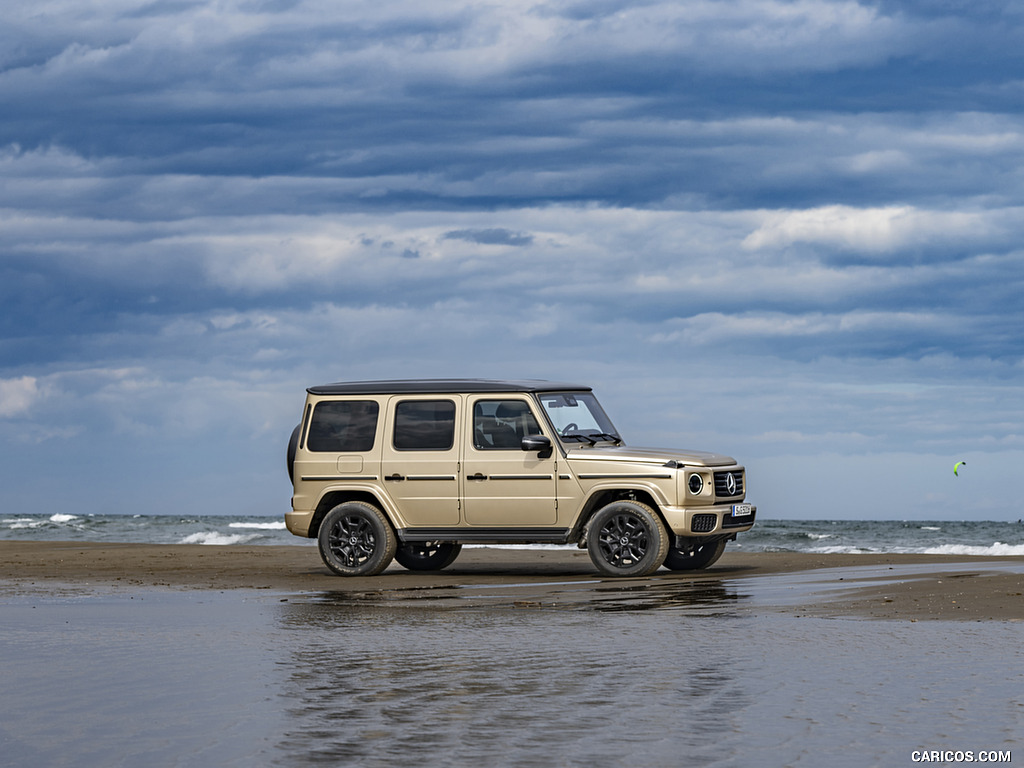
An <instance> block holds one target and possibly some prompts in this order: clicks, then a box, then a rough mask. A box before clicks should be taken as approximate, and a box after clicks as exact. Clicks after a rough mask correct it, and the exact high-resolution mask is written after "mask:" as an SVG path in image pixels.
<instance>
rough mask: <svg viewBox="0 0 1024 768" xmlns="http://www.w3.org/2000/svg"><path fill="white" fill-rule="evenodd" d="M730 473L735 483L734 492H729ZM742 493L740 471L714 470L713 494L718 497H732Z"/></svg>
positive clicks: (741, 475)
mask: <svg viewBox="0 0 1024 768" xmlns="http://www.w3.org/2000/svg"><path fill="white" fill-rule="evenodd" d="M730 475H732V478H733V480H734V481H735V483H736V492H735V493H729V487H728V486H729V476H730ZM742 495H743V473H742V472H715V496H718V497H720V498H723V497H724V498H727V499H729V498H733V497H734V496H742Z"/></svg>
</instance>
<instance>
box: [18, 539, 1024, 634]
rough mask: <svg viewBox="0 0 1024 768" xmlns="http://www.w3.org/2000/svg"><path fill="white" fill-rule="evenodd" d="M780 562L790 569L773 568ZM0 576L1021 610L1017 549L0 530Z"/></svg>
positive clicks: (876, 613)
mask: <svg viewBox="0 0 1024 768" xmlns="http://www.w3.org/2000/svg"><path fill="white" fill-rule="evenodd" d="M784 574H789V575H790V576H788V577H787V578H785V579H783V578H780V577H781V576H782V575H784ZM798 574H805V575H804V576H799V577H797V576H796V575H798ZM0 581H2V582H3V583H4V584H5V591H7V592H8V593H9V594H14V593H23V594H29V593H37V594H38V593H48V592H54V591H58V592H59V591H62V590H103V589H113V590H119V591H120V590H131V589H153V588H157V589H161V588H163V589H176V590H235V589H255V590H271V591H274V592H279V593H292V594H298V593H320V592H330V593H332V594H335V595H343V594H352V595H357V594H374V595H376V596H378V597H380V596H387V595H390V596H391V597H393V598H395V599H398V598H402V597H405V596H409V595H414V594H419V595H422V594H424V593H425V591H431V592H432V594H433V596H434V597H436V598H437V599H442V598H444V597H445V596H446V595H450V594H454V592H453V590H457V591H458V596H459V598H460V599H465V598H467V597H471V596H473V595H474V594H476V595H478V596H482V597H488V598H492V599H495V598H497V596H498V594H499V592H498V591H496V589H497V590H500V595H501V596H502V597H503V598H504V599H505V600H506V602H507V603H508V604H509V605H511V606H512V607H516V608H529V607H533V606H540V605H542V604H543V605H549V604H550V605H554V604H557V603H559V602H561V603H563V604H565V605H578V604H580V603H581V602H582V601H588V600H596V599H598V597H597V592H599V591H600V592H603V593H607V592H608V591H610V590H614V591H616V592H618V593H619V594H620V599H621V596H623V595H630V596H632V598H634V599H635V600H636V601H637V603H638V605H639V604H641V603H643V602H644V601H647V602H650V601H652V600H656V599H664V600H679V599H683V598H681V597H680V596H681V595H684V593H685V595H690V596H693V595H698V596H699V595H714V594H716V593H718V592H722V591H723V587H722V585H735V584H737V583H742V584H744V585H747V587H748V588H749V589H748V590H747V591H751V592H762V593H770V594H774V595H775V596H776V597H777V598H778V599H776V600H774V601H773V600H772V599H770V598H769V599H766V600H762V601H760V605H761V607H762V608H764V609H766V610H768V609H770V610H773V611H778V612H783V613H789V614H793V615H797V616H813V617H823V618H828V617H844V616H848V617H864V618H880V619H901V620H908V621H918V620H923V619H943V620H970V621H983V620H996V621H1021V620H1024V558H987V557H973V558H964V557H960V556H939V555H811V554H806V553H761V552H755V553H747V552H742V551H731V552H729V551H727V552H726V554H725V556H723V558H722V559H721V560H720V561H719V562H718V563H716V564H715V566H713V567H712V568H709V569H707V570H704V571H697V572H682V573H674V572H670V571H667V570H661V571H659V572H658V573H656V574H655V575H653V576H651V577H648V578H646V579H607V578H603V577H601V576H600V575H599V574H598V573H597V571H596V570H594V568H593V566H592V565H591V563H590V559H589V557H588V556H587V554H586V553H585V552H583V551H575V550H544V551H538V550H516V549H494V548H474V549H466V550H463V552H462V554H461V555H460V556H459V559H458V560H457V561H456V562H455V563H454V564H453V565H452V566H450V567H449V568H447V569H445V570H444V571H440V572H412V571H407V570H405V569H403V568H401V567H400V566H398V565H397V564H395V565H392V566H391V567H390V568H389V569H388V570H387V571H386V572H385V573H384V574H382V575H380V576H376V577H372V578H340V577H337V576H334V575H332V574H331V573H330V572H329V571H328V570H327V568H326V567H325V566H324V565H323V564H322V562H321V561H320V558H319V555H318V553H317V551H316V548H315V547H313V546H263V547H238V546H231V547H210V546H200V545H146V544H92V543H81V542H23V541H0ZM716 590H717V592H716ZM728 591H729V590H725V592H726V593H728ZM686 599H689V598H686ZM700 599H702V598H700ZM773 602H774V604H772V603H773Z"/></svg>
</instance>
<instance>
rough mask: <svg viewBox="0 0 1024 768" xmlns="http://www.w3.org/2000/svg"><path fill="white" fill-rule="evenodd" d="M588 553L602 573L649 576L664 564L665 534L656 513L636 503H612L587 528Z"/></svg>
mask: <svg viewBox="0 0 1024 768" xmlns="http://www.w3.org/2000/svg"><path fill="white" fill-rule="evenodd" d="M587 551H588V552H589V553H590V559H591V560H592V561H593V563H594V565H595V566H596V567H597V569H598V570H599V571H601V573H604V574H607V575H609V576H649V575H650V574H652V573H654V572H655V571H656V570H658V568H660V567H661V564H662V563H663V562H665V555H666V554H667V553H668V534H667V533H666V531H665V526H664V525H663V524H662V522H661V519H660V518H659V517H658V515H657V513H656V512H655V511H654V510H653V509H651V508H650V507H648V506H647V505H646V504H641V503H640V502H637V501H613V502H612V503H611V504H609V505H608V506H606V507H602V508H601V509H599V510H598V511H597V513H596V514H595V515H594V517H593V519H592V520H591V521H590V525H589V526H588V527H587Z"/></svg>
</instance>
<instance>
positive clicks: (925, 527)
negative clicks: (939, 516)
mask: <svg viewBox="0 0 1024 768" xmlns="http://www.w3.org/2000/svg"><path fill="white" fill-rule="evenodd" d="M921 530H922V531H941V530H942V529H941V528H939V527H938V526H935V525H922V526H921Z"/></svg>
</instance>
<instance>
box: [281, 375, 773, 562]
mask: <svg viewBox="0 0 1024 768" xmlns="http://www.w3.org/2000/svg"><path fill="white" fill-rule="evenodd" d="M288 473H289V475H290V476H291V479H292V484H293V487H294V494H293V495H292V511H291V512H288V513H287V514H286V515H285V522H286V524H287V526H288V530H289V531H291V532H292V533H293V534H295V535H296V536H305V537H308V538H316V539H317V540H318V542H319V545H320V555H321V556H322V557H323V560H324V562H325V563H326V564H327V567H328V568H330V569H331V570H332V571H334V572H335V573H337V574H340V575H342V576H369V575H373V574H377V573H380V572H381V571H383V570H384V569H385V568H387V567H388V565H389V564H390V563H391V561H392V560H393V559H394V560H397V561H398V562H399V563H400V564H401V565H403V566H405V567H406V568H410V569H413V570H438V569H440V568H444V567H445V566H447V565H449V564H451V563H452V561H454V560H455V558H456V557H457V556H458V554H459V550H460V549H461V548H462V545H463V544H469V543H472V544H513V543H518V544H577V545H578V546H579V547H581V548H586V549H587V550H588V552H589V553H590V558H591V560H593V562H594V565H595V566H596V567H597V569H598V570H599V571H601V572H602V573H604V574H607V575H611V576H646V575H648V574H651V573H653V572H654V571H656V570H657V569H658V568H660V567H661V566H665V567H666V568H669V569H672V570H692V569H697V568H706V567H707V566H709V565H711V564H712V563H714V562H715V561H716V560H717V559H718V558H719V557H720V556H721V555H722V552H723V551H724V550H725V544H726V542H727V541H732V540H735V538H736V534H737V533H740V532H742V531H747V530H749V529H750V527H751V526H752V525H753V524H754V515H755V513H756V511H757V508H756V507H754V506H753V505H751V504H746V503H744V498H745V494H746V472H745V471H744V469H743V467H741V466H739V465H737V464H736V461H735V460H733V459H731V458H729V457H728V456H720V455H717V454H713V453H704V452H700V451H677V450H661V449H650V448H634V447H632V446H629V445H626V444H625V443H624V442H623V441H622V438H621V437H619V433H618V431H617V430H616V429H615V427H614V426H613V425H612V422H611V421H610V420H609V418H608V416H606V415H605V412H604V410H603V409H602V408H601V405H600V404H599V403H598V401H597V398H596V397H595V396H594V393H593V391H592V390H591V388H590V387H584V386H579V385H576V384H562V383H557V382H550V381H490V380H478V379H460V380H423V381H356V382H346V383H340V384H327V385H324V386H319V387H310V388H309V390H308V391H307V396H306V407H305V411H304V412H303V416H302V422H301V423H300V424H299V425H298V426H297V427H296V428H295V431H294V432H293V433H292V438H291V441H290V442H289V445H288Z"/></svg>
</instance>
